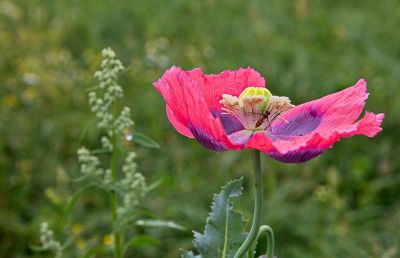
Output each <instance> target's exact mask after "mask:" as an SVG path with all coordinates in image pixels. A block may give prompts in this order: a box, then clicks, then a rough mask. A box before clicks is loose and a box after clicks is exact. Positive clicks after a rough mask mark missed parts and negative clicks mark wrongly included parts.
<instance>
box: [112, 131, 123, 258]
mask: <svg viewBox="0 0 400 258" xmlns="http://www.w3.org/2000/svg"><path fill="white" fill-rule="evenodd" d="M111 143H112V148H113V149H112V156H111V176H112V179H113V183H115V181H116V180H117V158H118V156H117V155H118V153H117V151H118V150H117V136H116V134H115V130H114V129H113V132H112V139H111ZM110 199H111V215H112V222H113V225H114V223H115V221H117V219H118V213H117V209H118V202H117V193H116V192H115V190H111V192H110ZM113 238H114V258H122V249H121V234H120V232H118V231H115V232H114V236H113Z"/></svg>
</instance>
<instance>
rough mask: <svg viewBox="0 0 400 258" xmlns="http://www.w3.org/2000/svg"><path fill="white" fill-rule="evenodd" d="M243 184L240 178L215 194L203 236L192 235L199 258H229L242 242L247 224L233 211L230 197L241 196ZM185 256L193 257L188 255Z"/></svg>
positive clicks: (239, 214)
mask: <svg viewBox="0 0 400 258" xmlns="http://www.w3.org/2000/svg"><path fill="white" fill-rule="evenodd" d="M242 184H243V178H240V179H237V180H233V181H230V182H229V183H228V184H227V185H226V186H225V187H223V188H222V190H221V192H220V193H219V194H217V195H214V199H213V204H212V206H211V213H210V216H209V217H208V219H207V224H206V228H205V231H204V233H203V234H200V233H197V232H195V233H194V237H195V242H194V244H195V246H196V248H197V250H198V252H199V253H200V257H202V258H232V257H234V255H235V253H236V252H237V250H238V249H239V247H240V245H241V244H242V243H243V241H244V239H245V237H246V233H244V228H245V225H246V222H245V221H244V220H243V217H242V214H241V213H239V212H237V211H234V210H233V206H232V203H231V201H230V198H231V197H237V196H239V195H240V194H241V193H242ZM184 255H187V256H186V257H192V256H188V255H190V253H187V252H186V253H184ZM183 257H185V256H183Z"/></svg>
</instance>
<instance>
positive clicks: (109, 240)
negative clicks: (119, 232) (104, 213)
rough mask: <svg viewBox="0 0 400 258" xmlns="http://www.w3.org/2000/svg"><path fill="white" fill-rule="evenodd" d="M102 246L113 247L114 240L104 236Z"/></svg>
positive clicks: (109, 236) (110, 236) (111, 237)
mask: <svg viewBox="0 0 400 258" xmlns="http://www.w3.org/2000/svg"><path fill="white" fill-rule="evenodd" d="M103 244H104V245H113V244H114V238H113V236H112V235H105V236H104V237H103Z"/></svg>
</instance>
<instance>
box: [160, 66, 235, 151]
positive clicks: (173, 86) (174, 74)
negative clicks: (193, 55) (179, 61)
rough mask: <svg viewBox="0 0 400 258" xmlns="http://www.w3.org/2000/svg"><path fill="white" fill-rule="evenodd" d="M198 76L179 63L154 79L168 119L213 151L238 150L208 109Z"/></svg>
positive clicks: (183, 132) (179, 129) (217, 118)
mask: <svg viewBox="0 0 400 258" xmlns="http://www.w3.org/2000/svg"><path fill="white" fill-rule="evenodd" d="M198 84H199V82H198V80H195V79H193V78H191V77H190V76H189V74H188V73H187V72H185V71H183V70H182V69H180V68H178V67H172V68H171V69H169V70H167V71H166V72H165V73H164V75H163V76H162V77H161V79H160V80H158V81H157V82H155V83H154V86H155V87H156V88H157V89H158V91H159V92H160V93H161V95H162V96H163V97H164V100H165V102H166V104H167V106H168V108H167V114H168V119H169V120H170V122H171V123H172V125H173V126H174V127H175V129H177V130H178V131H179V132H180V133H182V134H183V135H185V136H187V137H189V138H192V137H194V138H196V140H197V141H198V142H199V143H200V144H202V145H203V146H204V147H205V148H207V149H210V150H214V151H223V150H227V149H234V150H239V149H240V148H241V146H237V145H234V144H232V143H231V142H230V141H229V139H228V137H227V135H226V133H225V131H224V128H223V126H222V124H221V121H220V119H219V117H215V116H214V115H213V114H212V112H211V111H210V110H209V109H208V106H207V104H206V100H205V98H204V96H203V94H202V92H201V90H200V87H199V85H198Z"/></svg>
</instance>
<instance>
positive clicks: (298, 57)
mask: <svg viewBox="0 0 400 258" xmlns="http://www.w3.org/2000/svg"><path fill="white" fill-rule="evenodd" d="M398 13H399V4H398V1H397V0H388V1H381V2H379V4H377V2H376V1H372V0H366V1H362V2H360V1H356V0H348V1H308V0H296V1H261V0H249V1H241V0H234V1H213V0H208V1H183V0H171V1H168V2H166V1H158V0H148V1H146V2H143V1H137V0H133V1H120V0H119V1H111V0H105V1H94V0H87V1H75V0H74V1H51V0H41V1H37V0H30V1H27V0H21V1H10V0H3V1H0V38H1V40H0V53H1V54H0V135H1V137H0V149H1V151H0V242H1V245H0V256H2V257H11V258H13V257H43V255H42V254H39V253H35V252H33V251H32V250H31V249H30V248H29V244H35V245H39V244H40V243H39V240H38V238H37V232H38V230H39V228H40V223H41V222H42V221H45V220H46V221H48V222H49V225H52V229H53V230H54V233H55V234H56V235H57V236H60V239H65V238H64V235H70V236H72V237H73V238H74V239H75V241H74V242H73V243H72V244H71V248H69V251H67V252H70V253H66V256H67V257H74V254H75V253H79V252H82V250H83V249H90V248H92V249H97V250H100V249H104V248H105V249H107V248H109V241H108V240H109V238H108V235H109V229H108V228H106V227H105V226H104V225H105V224H106V222H107V221H108V218H109V213H108V211H107V210H106V208H107V207H108V205H109V203H108V199H107V198H106V195H105V194H104V192H103V191H101V190H98V189H97V188H89V190H87V192H86V193H85V194H83V195H82V197H80V198H79V201H78V202H77V203H76V209H74V213H73V215H72V216H71V217H69V223H70V225H71V227H69V228H67V229H64V228H61V226H60V225H58V224H61V223H57V222H59V221H60V220H61V218H62V217H63V214H64V210H65V203H67V202H68V198H69V196H71V194H72V193H73V192H74V191H75V190H76V189H75V186H76V182H73V181H74V180H75V179H77V178H79V177H80V175H81V173H80V171H79V166H78V163H77V161H76V150H77V149H78V148H79V147H80V146H82V145H83V146H86V148H87V149H88V150H89V149H95V148H96V146H98V145H97V143H98V142H101V135H102V133H103V132H102V131H100V130H96V129H95V130H88V129H89V128H93V127H94V125H95V123H96V121H95V120H94V119H93V116H92V115H91V114H90V113H89V112H87V103H86V96H85V94H84V92H83V90H82V89H83V88H89V87H91V86H92V84H93V75H92V74H93V71H95V70H96V68H97V66H98V63H99V62H100V57H99V55H98V52H99V51H100V49H102V48H103V47H104V46H111V47H112V48H113V49H115V50H116V51H117V52H118V53H120V56H121V57H122V61H123V63H124V64H126V67H127V69H126V70H125V71H124V73H122V74H121V77H120V80H119V82H120V83H121V84H122V85H126V86H127V87H126V88H125V96H126V97H125V98H124V99H121V105H122V106H124V105H127V106H130V107H131V108H132V110H131V112H132V116H133V117H135V122H136V125H135V128H136V129H137V130H138V131H141V132H145V134H146V135H150V136H152V138H154V139H155V140H156V141H157V142H158V143H160V145H161V148H160V149H158V150H157V149H147V148H142V147H141V146H138V145H137V144H136V143H135V142H133V141H128V140H126V138H123V139H122V140H121V141H122V142H121V144H122V145H123V146H124V148H127V150H133V148H135V149H136V150H137V152H138V159H137V160H138V161H137V162H138V166H139V167H140V170H141V171H145V172H146V173H145V174H144V176H145V177H146V178H147V179H148V181H149V182H154V181H159V180H161V181H159V182H160V183H159V186H158V188H157V189H156V190H157V191H151V192H148V193H147V198H149V199H150V200H151V202H149V203H147V205H148V207H147V208H146V209H143V210H142V212H143V213H144V214H146V215H149V216H148V217H149V218H151V219H155V218H157V217H162V218H165V219H172V218H173V219H174V220H175V221H178V222H180V223H181V224H183V225H185V227H186V228H194V229H195V230H196V231H200V229H201V228H202V227H203V223H204V219H203V218H204V217H206V216H207V211H208V204H209V197H210V193H212V192H216V191H217V190H218V187H219V185H222V184H223V182H225V181H226V180H227V179H232V178H237V177H240V176H244V177H246V178H247V177H249V176H250V174H251V173H250V170H251V163H250V161H249V160H250V157H249V156H248V154H246V153H245V152H242V153H240V154H239V153H235V152H228V153H221V154H218V155H215V154H214V153H211V152H207V151H205V150H204V149H203V148H202V147H201V146H198V144H197V143H195V142H192V141H189V140H187V139H186V138H185V137H180V136H179V135H177V133H176V132H175V130H173V129H172V128H171V126H170V124H169V123H168V121H167V118H166V116H165V113H164V112H163V106H164V104H163V103H162V99H161V97H160V96H159V95H158V93H157V92H156V91H155V90H153V89H152V86H151V84H152V82H153V81H154V80H155V79H156V78H158V77H159V76H160V74H161V73H162V72H163V70H164V69H165V68H166V67H167V66H169V65H172V64H177V65H180V66H183V67H184V68H186V69H189V68H192V67H197V66H201V67H202V68H203V69H204V70H205V71H206V72H209V73H218V72H220V71H222V70H225V69H234V68H237V67H239V66H244V67H247V66H254V67H255V68H256V69H257V70H259V71H260V72H261V73H262V74H263V75H265V77H266V78H267V85H268V87H269V88H272V90H273V91H274V92H276V93H279V94H280V95H284V96H290V98H291V99H292V101H293V103H294V104H297V103H301V102H304V101H308V100H311V99H314V98H317V97H319V96H322V95H325V94H327V93H330V92H333V91H336V90H340V89H342V88H344V87H346V86H349V85H351V84H353V83H355V82H356V80H357V79H358V77H364V78H365V79H366V80H367V82H368V89H369V92H370V99H369V100H368V104H367V108H368V109H369V110H374V111H376V112H385V113H386V114H387V116H386V117H387V119H386V120H385V122H384V124H383V129H384V130H383V132H382V133H381V134H380V135H379V136H378V137H376V138H374V139H373V140H372V141H371V140H370V139H364V138H362V137H356V138H352V139H350V140H344V141H342V142H340V143H339V144H337V145H335V148H334V149H332V150H329V151H326V153H325V154H324V155H322V156H321V157H318V158H317V159H315V160H313V161H311V162H309V163H307V164H304V165H294V166H286V165H285V166H284V165H281V164H279V163H278V162H275V161H273V160H271V159H268V158H263V163H264V164H263V167H264V170H263V173H264V180H265V188H266V193H265V199H266V200H267V201H266V203H265V205H266V208H265V210H266V212H265V214H266V215H265V217H264V218H263V221H264V222H266V223H268V224H269V225H273V227H274V230H275V233H276V245H277V250H276V252H277V256H278V257H296V258H302V257H304V258H309V257H326V258H330V257H361V258H363V257H380V256H385V257H391V258H394V257H397V256H399V252H400V250H399V248H398V243H399V241H400V239H399V234H398V232H397V231H396V230H397V229H398V228H399V225H400V223H399V219H398V218H399V217H400V216H399V215H400V210H399V200H398V196H399V194H400V190H399V189H400V188H399V184H400V175H399V171H400V158H399V155H397V151H396V148H397V144H398V142H399V141H400V136H399V134H398V129H397V127H398V124H399V123H400V121H399V119H400V102H398V101H396V100H397V99H398V98H399V97H400V91H399V88H398V83H399V80H400V78H399V74H400V72H399V67H400V65H399V58H398V57H399V56H400V48H399V47H398V43H397V42H399V41H400V34H399V33H397V31H398V24H399V23H400V16H399V15H396V14H398ZM127 135H129V133H128V134H127ZM99 155H100V156H102V157H103V156H105V154H99ZM149 187H150V186H149ZM244 187H245V189H250V187H248V186H247V185H246V184H245V185H244ZM242 199H243V204H242V202H241V203H240V204H239V203H238V204H236V205H235V206H236V207H238V208H240V209H241V210H247V211H251V207H252V203H253V201H252V199H250V194H244V196H243V197H242ZM193 204H196V205H193ZM148 210H151V211H153V212H152V213H155V216H154V214H151V215H150V214H148ZM93 212H96V214H97V216H96V218H97V219H96V220H93V217H92V216H90V215H89V214H91V213H93ZM160 215H162V216H160ZM244 217H245V218H246V219H249V218H250V215H249V214H247V213H245V214H244ZM188 225H190V227H189V226H188ZM134 227H135V230H137V231H139V233H140V235H137V237H139V236H144V235H146V236H147V235H149V234H150V235H151V236H153V237H152V238H153V240H149V239H147V238H146V237H143V238H140V237H139V238H138V240H136V241H134V243H133V246H134V249H135V250H137V251H136V252H135V254H134V255H133V256H134V257H135V256H136V257H143V258H148V257H166V258H172V257H178V256H179V251H178V249H179V247H184V248H185V249H189V248H190V247H191V246H192V243H191V240H190V238H191V236H190V233H188V232H187V231H168V233H167V232H166V230H161V229H159V228H153V227H142V226H138V225H137V226H134ZM88 235H91V236H92V237H91V238H88V237H87V236H88ZM155 239H162V241H157V240H155ZM93 243H101V246H100V247H99V246H95V245H94V244H93ZM88 253H89V251H88Z"/></svg>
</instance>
